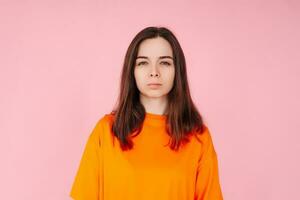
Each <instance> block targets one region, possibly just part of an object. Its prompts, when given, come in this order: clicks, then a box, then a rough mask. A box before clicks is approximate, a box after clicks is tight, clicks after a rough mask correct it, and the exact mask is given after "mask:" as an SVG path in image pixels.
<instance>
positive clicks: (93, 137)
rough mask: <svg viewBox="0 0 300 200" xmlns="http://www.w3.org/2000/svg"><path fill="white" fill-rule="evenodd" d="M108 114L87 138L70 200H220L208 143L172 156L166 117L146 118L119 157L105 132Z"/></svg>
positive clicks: (117, 148) (205, 136)
mask: <svg viewBox="0 0 300 200" xmlns="http://www.w3.org/2000/svg"><path fill="white" fill-rule="evenodd" d="M112 117H113V115H112V114H106V115H104V117H102V118H101V119H100V120H99V121H98V122H97V124H96V126H95V127H94V129H93V131H92V132H91V134H90V136H89V138H88V140H87V143H86V146H85V149H84V152H83V155H82V158H81V161H80V165H79V168H78V171H77V174H76V177H75V180H74V182H73V186H72V189H71V192H70V197H72V198H73V199H75V200H154V199H155V200H222V199H223V196H222V192H221V187H220V181H219V174H218V161H217V154H216V152H215V149H214V146H213V143H212V138H211V135H210V132H209V130H208V128H207V127H206V126H205V131H204V134H203V135H199V136H198V138H200V139H201V141H202V142H199V141H198V140H197V139H196V137H195V136H193V137H191V140H190V142H189V143H187V144H186V145H185V146H184V148H182V149H181V148H180V150H179V151H178V152H175V151H173V150H171V149H170V147H169V146H168V145H166V144H167V143H168V142H169V137H170V136H168V135H167V133H166V131H165V127H166V123H165V122H166V115H158V114H153V113H146V116H145V120H144V123H143V128H142V131H141V132H140V134H139V135H137V136H136V137H133V138H132V141H133V143H134V147H133V149H131V150H127V151H122V150H121V147H120V146H119V141H118V140H117V138H115V140H114V142H115V145H113V137H114V136H113V134H112V132H111V131H110V124H111V123H110V122H111V120H112Z"/></svg>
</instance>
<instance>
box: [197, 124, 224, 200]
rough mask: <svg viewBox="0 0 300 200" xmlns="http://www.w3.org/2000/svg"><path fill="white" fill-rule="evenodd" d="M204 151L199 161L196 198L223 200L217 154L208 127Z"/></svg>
mask: <svg viewBox="0 0 300 200" xmlns="http://www.w3.org/2000/svg"><path fill="white" fill-rule="evenodd" d="M202 144H203V152H202V154H201V157H200V158H199V161H198V166H197V174H196V186H195V187H196V188H195V198H194V199H195V200H223V195H222V191H221V186H220V180H219V171H218V170H219V169H218V159H217V154H216V151H215V149H214V145H213V141H212V137H211V134H210V132H209V130H208V128H207V127H206V130H205V132H204V133H203V143H202Z"/></svg>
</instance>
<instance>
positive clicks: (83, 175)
mask: <svg viewBox="0 0 300 200" xmlns="http://www.w3.org/2000/svg"><path fill="white" fill-rule="evenodd" d="M99 129H100V127H99V122H98V123H97V125H96V126H95V127H94V129H93V131H92V132H91V134H90V135H89V137H88V140H87V142H86V144H85V148H84V151H83V154H82V156H81V161H80V164H79V167H78V170H77V173H76V176H75V180H74V182H73V185H72V188H71V191H70V197H72V198H73V199H75V200H98V199H99V191H98V188H99V167H100V165H99V160H100V150H101V141H100V138H99V131H101V130H99Z"/></svg>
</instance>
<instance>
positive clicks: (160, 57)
mask: <svg viewBox="0 0 300 200" xmlns="http://www.w3.org/2000/svg"><path fill="white" fill-rule="evenodd" d="M138 58H145V59H149V58H148V57H147V56H138V57H136V59H138ZM158 58H159V59H163V58H169V59H172V60H173V57H171V56H159V57H158Z"/></svg>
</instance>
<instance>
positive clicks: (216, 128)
mask: <svg viewBox="0 0 300 200" xmlns="http://www.w3.org/2000/svg"><path fill="white" fill-rule="evenodd" d="M225 2H226V3H225ZM299 19H300V3H299V1H297V0H281V1H279V0H274V1H261V0H260V1H258V0H256V1H246V0H244V1H237V0H236V1H234V0H231V1H156V0H152V1H144V2H142V1H137V0H136V1H121V0H120V1H112V0H110V1H108V0H107V1H96V0H90V1H84V0H82V1H75V0H73V1H70V0H69V1H67V0H64V1H63V0H59V1H58V0H57V1H53V0H48V1H38V0H36V1H32V0H31V1H30V0H28V1H21V0H20V1H16V0H14V1H12V0H1V1H0V90H1V91H0V92H1V98H0V110H1V112H0V113H1V114H0V133H1V145H0V148H1V149H0V150H1V151H0V152H1V154H0V156H1V165H0V168H1V169H0V177H1V178H0V188H1V199H9V200H10V199H12V200H17V199H18V200H19V199H24V200H40V199H43V200H53V199H59V200H66V199H70V198H69V196H68V195H69V192H70V189H71V184H72V183H73V180H74V176H75V173H76V171H77V168H78V164H79V161H80V158H81V154H82V152H83V148H84V145H85V143H86V140H87V137H88V135H89V134H90V132H91V130H92V128H93V127H94V126H95V123H96V121H97V120H98V119H99V118H100V117H102V116H103V115H104V114H105V113H108V112H110V110H111V109H112V107H113V105H114V103H115V101H116V98H117V94H118V89H119V78H120V73H121V67H122V63H123V59H124V55H125V51H126V49H127V47H128V45H129V43H130V41H131V40H132V38H133V37H134V36H135V34H136V33H137V32H138V31H140V30H141V29H143V28H145V27H146V26H152V25H154V26H166V27H168V28H170V29H171V30H172V31H173V32H174V33H175V35H176V36H177V37H178V39H179V42H180V43H181V45H182V48H183V50H184V52H185V56H186V61H187V68H188V78H189V83H190V86H191V92H192V96H193V100H194V101H195V103H196V105H197V106H198V108H199V110H200V112H201V113H202V115H203V116H204V120H205V121H206V123H207V125H208V126H209V128H210V130H211V133H212V136H213V140H214V145H215V148H216V151H217V153H218V158H219V173H220V180H221V184H222V190H223V194H224V199H226V200H250V199H251V200H253V199H255V200H269V199H270V200H282V199H300V194H299V180H300V172H299V169H300V161H299V157H300V156H299V152H300V145H299V140H300V136H299V134H300V128H299V115H300V106H299V102H300V94H299V91H300V88H299V86H300V61H299V57H300V53H299V52H300V48H299V47H300V42H299V35H300V28H299V24H300V20H299Z"/></svg>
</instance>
